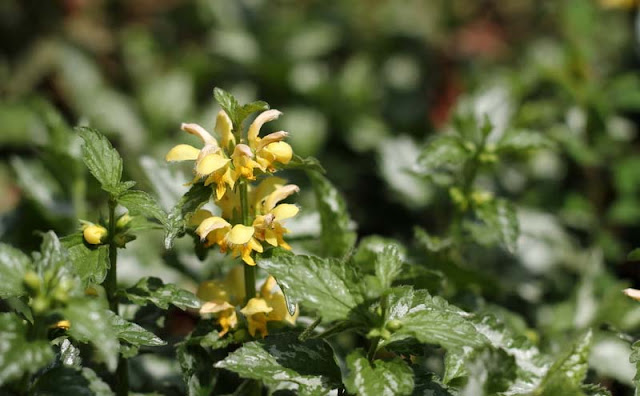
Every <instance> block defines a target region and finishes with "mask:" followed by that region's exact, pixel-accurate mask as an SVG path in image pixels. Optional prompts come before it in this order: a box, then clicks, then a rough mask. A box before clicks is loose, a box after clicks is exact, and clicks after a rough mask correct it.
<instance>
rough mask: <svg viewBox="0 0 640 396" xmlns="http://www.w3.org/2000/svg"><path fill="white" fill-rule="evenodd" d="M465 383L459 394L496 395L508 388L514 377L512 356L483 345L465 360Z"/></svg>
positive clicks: (467, 395)
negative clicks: (466, 376)
mask: <svg viewBox="0 0 640 396" xmlns="http://www.w3.org/2000/svg"><path fill="white" fill-rule="evenodd" d="M466 369H467V373H468V379H467V383H466V385H465V386H464V388H463V389H462V391H461V392H460V395H461V396H481V395H487V396H489V395H496V394H500V392H504V391H506V390H508V389H509V386H511V384H512V383H513V382H514V380H515V378H516V366H515V362H514V359H513V357H512V356H510V355H508V354H507V353H506V352H505V351H504V350H502V349H495V348H489V347H485V348H482V349H480V350H476V351H474V352H473V353H472V354H471V358H470V359H467V360H466Z"/></svg>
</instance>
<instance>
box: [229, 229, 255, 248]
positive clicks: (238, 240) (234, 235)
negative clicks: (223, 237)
mask: <svg viewBox="0 0 640 396" xmlns="http://www.w3.org/2000/svg"><path fill="white" fill-rule="evenodd" d="M254 231H255V230H254V229H253V227H249V226H245V225H242V224H236V225H234V226H233V228H232V229H231V231H230V232H229V235H227V240H228V241H229V242H230V243H232V244H234V245H244V244H245V243H247V242H249V241H250V240H251V237H253V233H254Z"/></svg>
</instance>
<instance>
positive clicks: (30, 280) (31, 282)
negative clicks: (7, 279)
mask: <svg viewBox="0 0 640 396" xmlns="http://www.w3.org/2000/svg"><path fill="white" fill-rule="evenodd" d="M24 284H25V285H27V287H28V288H29V289H31V290H38V289H39V288H40V277H38V274H36V273H35V272H34V271H29V272H27V273H26V274H24Z"/></svg>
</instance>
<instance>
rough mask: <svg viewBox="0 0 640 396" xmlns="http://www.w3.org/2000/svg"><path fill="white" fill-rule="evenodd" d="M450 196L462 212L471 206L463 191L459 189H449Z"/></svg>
mask: <svg viewBox="0 0 640 396" xmlns="http://www.w3.org/2000/svg"><path fill="white" fill-rule="evenodd" d="M449 196H450V197H451V200H452V201H453V203H455V204H456V206H458V208H460V209H461V210H467V206H468V205H469V203H468V202H467V198H466V197H465V196H464V193H463V192H462V190H461V189H459V188H457V187H451V188H450V189H449Z"/></svg>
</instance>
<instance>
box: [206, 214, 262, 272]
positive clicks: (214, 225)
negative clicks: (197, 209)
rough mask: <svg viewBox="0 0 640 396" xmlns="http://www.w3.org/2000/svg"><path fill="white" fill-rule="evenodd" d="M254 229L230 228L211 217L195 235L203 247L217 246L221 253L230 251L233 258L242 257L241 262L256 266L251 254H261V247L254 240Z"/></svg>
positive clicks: (242, 226)
mask: <svg viewBox="0 0 640 396" xmlns="http://www.w3.org/2000/svg"><path fill="white" fill-rule="evenodd" d="M254 233H255V229H254V228H253V227H250V226H245V225H242V224H236V225H234V226H231V224H230V223H229V222H227V221H226V220H225V219H223V218H222V217H217V216H211V217H208V218H206V219H204V220H203V221H202V222H201V223H200V225H199V226H198V228H197V229H196V234H198V235H199V236H200V240H202V241H205V246H211V245H214V244H215V245H218V246H219V247H220V251H221V252H222V253H226V251H227V250H228V249H231V255H232V256H233V257H238V256H241V257H242V261H244V262H245V263H247V264H249V265H256V263H255V261H254V260H253V257H251V253H252V252H253V251H257V252H262V251H263V249H262V245H261V244H260V242H258V241H257V240H256V238H254Z"/></svg>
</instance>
